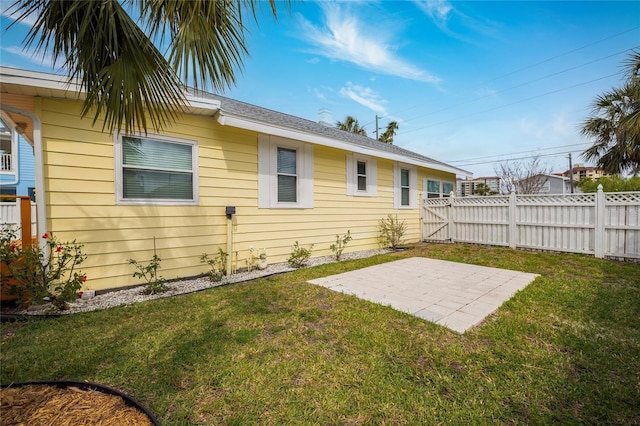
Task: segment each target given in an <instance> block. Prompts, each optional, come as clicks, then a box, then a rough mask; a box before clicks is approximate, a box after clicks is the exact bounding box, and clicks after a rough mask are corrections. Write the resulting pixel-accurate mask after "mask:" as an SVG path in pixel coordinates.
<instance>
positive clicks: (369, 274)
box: [309, 257, 538, 333]
mask: <svg viewBox="0 0 640 426" xmlns="http://www.w3.org/2000/svg"><path fill="white" fill-rule="evenodd" d="M537 276H538V275H537V274H531V273H525V272H519V271H510V270H506V269H498V268H488V267H485V266H476V265H467V264H464V263H457V262H448V261H444V260H436V259H427V258H423V257H412V258H408V259H402V260H397V261H395V262H389V263H384V264H381V265H376V266H370V267H368V268H363V269H358V270H356V271H351V272H345V273H342V274H338V275H331V276H329V277H324V278H319V279H315V280H311V281H309V282H310V283H312V284H317V285H320V286H323V287H326V288H328V289H331V290H334V291H338V292H342V293H346V294H353V295H355V296H358V297H360V298H362V299H365V300H369V301H371V302H375V303H380V304H383V305H388V306H391V307H392V308H394V309H397V310H399V311H403V312H407V313H410V314H413V315H415V316H417V317H420V318H423V319H425V320H427V321H432V322H435V323H436V324H440V325H443V326H446V327H449V328H450V329H452V330H454V331H457V332H459V333H464V332H465V331H467V330H468V329H469V328H471V327H473V326H475V325H477V324H479V323H480V322H481V321H482V320H484V318H485V317H486V316H487V315H489V314H491V313H492V312H494V311H495V310H496V309H498V308H499V307H500V305H502V303H504V302H505V301H506V300H508V299H509V298H510V297H511V296H512V295H513V294H515V293H516V292H517V291H518V290H522V289H523V288H525V287H526V286H527V285H528V284H529V283H530V282H531V281H533V280H534V279H535V278H536V277H537Z"/></svg>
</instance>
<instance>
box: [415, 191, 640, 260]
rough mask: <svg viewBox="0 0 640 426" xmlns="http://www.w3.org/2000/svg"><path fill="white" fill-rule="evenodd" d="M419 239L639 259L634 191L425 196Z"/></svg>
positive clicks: (639, 201)
mask: <svg viewBox="0 0 640 426" xmlns="http://www.w3.org/2000/svg"><path fill="white" fill-rule="evenodd" d="M421 216H422V219H421V220H422V239H423V240H424V241H448V242H467V243H475V244H488V245H499V246H508V247H512V248H516V247H518V248H531V249H540V250H551V251H561V252H572V253H586V254H592V255H594V256H596V257H599V258H603V257H614V258H625V259H640V192H616V193H605V192H602V188H601V187H600V188H599V191H598V192H597V193H591V194H565V195H519V194H515V193H512V194H510V195H498V196H490V197H463V198H456V197H454V196H453V194H452V196H451V197H449V198H437V199H433V198H431V199H425V200H423V203H422V214H421Z"/></svg>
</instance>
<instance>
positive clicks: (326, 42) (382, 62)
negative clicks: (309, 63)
mask: <svg viewBox="0 0 640 426" xmlns="http://www.w3.org/2000/svg"><path fill="white" fill-rule="evenodd" d="M322 8H323V11H324V14H325V25H324V26H322V27H317V26H315V25H313V24H312V23H311V22H309V21H307V20H306V19H304V18H302V17H301V18H300V22H301V25H302V31H301V34H303V37H305V38H306V39H307V40H308V41H309V42H310V43H311V44H312V45H313V46H314V53H317V54H319V55H322V56H325V57H327V58H329V59H331V60H334V61H346V62H350V63H352V64H355V65H358V66H359V67H361V68H364V69H366V70H369V71H375V72H377V73H382V74H387V75H393V76H397V77H401V78H406V79H410V80H416V81H423V82H427V83H434V84H435V83H438V82H440V78H438V77H437V76H435V75H433V74H430V73H429V72H427V71H425V70H422V69H420V68H418V67H416V66H415V65H413V64H411V63H409V62H407V61H405V60H403V59H402V58H400V57H398V56H397V55H396V53H395V49H394V47H393V44H392V42H391V40H390V36H389V35H387V34H385V32H384V31H382V30H381V28H380V27H376V28H363V24H362V22H361V21H359V20H358V19H357V18H356V16H354V15H352V14H350V13H349V11H348V10H346V8H343V7H341V6H340V5H338V4H334V3H331V4H326V3H322Z"/></svg>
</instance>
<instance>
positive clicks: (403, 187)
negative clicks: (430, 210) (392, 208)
mask: <svg viewBox="0 0 640 426" xmlns="http://www.w3.org/2000/svg"><path fill="white" fill-rule="evenodd" d="M409 194H410V188H409V170H407V169H400V205H401V206H408V205H409V204H410V199H409Z"/></svg>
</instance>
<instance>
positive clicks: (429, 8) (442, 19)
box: [415, 0, 454, 29]
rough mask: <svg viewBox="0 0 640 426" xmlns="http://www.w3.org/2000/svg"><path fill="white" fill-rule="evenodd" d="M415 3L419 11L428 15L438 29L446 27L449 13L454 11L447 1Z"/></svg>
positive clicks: (436, 0)
mask: <svg viewBox="0 0 640 426" xmlns="http://www.w3.org/2000/svg"><path fill="white" fill-rule="evenodd" d="M415 3H416V5H417V6H418V7H419V8H420V9H422V10H423V11H424V12H425V13H426V14H427V15H429V17H430V18H431V20H432V21H433V22H434V23H435V24H436V25H437V26H438V27H439V28H441V29H445V28H446V27H447V21H448V20H449V16H450V14H451V11H452V10H454V9H453V6H452V5H451V3H449V2H448V1H447V0H427V1H420V0H418V1H416V2H415Z"/></svg>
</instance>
